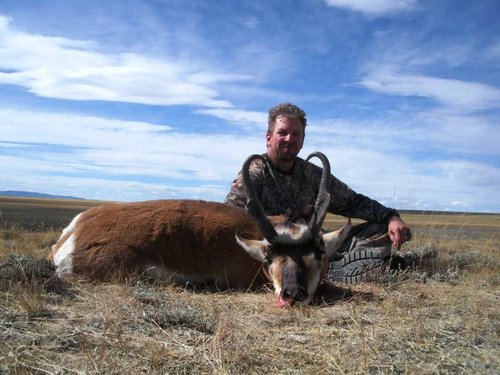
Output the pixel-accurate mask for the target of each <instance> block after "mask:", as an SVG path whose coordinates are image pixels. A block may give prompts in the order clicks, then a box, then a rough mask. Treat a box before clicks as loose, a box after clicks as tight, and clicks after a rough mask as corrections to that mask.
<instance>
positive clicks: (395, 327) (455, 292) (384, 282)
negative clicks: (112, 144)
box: [0, 197, 500, 374]
mask: <svg viewBox="0 0 500 375" xmlns="http://www.w3.org/2000/svg"><path fill="white" fill-rule="evenodd" d="M99 203H100V202H93V201H84V200H82V201H79V200H78V201H76V200H75V201H69V200H50V199H30V198H12V197H0V263H1V264H2V266H1V268H0V309H1V312H0V373H6V374H46V373H48V374H124V373H147V374H165V373H171V374H183V373H186V374H241V373H249V374H311V373H317V374H332V373H335V374H437V373H438V374H448V373H449V374H498V373H500V341H499V337H498V336H499V329H500V324H499V322H500V319H499V317H500V312H499V311H500V309H499V308H498V306H499V299H500V289H499V282H500V274H499V264H500V256H499V248H500V246H499V245H500V215H494V214H491V215H490V214H462V213H439V212H433V213H428V212H427V213H426V212H424V213H416V212H411V213H410V212H404V213H403V218H404V219H405V221H406V222H407V223H408V224H410V226H411V227H412V230H413V240H412V241H411V242H409V243H407V244H405V245H404V247H403V249H402V251H403V252H406V253H407V254H408V255H409V258H411V259H412V262H413V267H412V268H411V269H408V270H405V271H399V272H396V273H387V272H386V273H381V274H378V275H373V277H372V279H371V280H369V281H367V282H363V283H360V284H357V285H345V284H335V285H333V284H331V283H325V285H323V287H322V288H321V291H322V293H321V294H319V295H318V296H317V297H316V299H315V302H314V304H313V305H311V306H307V307H301V308H286V309H282V308H278V307H277V305H276V304H275V302H274V297H273V295H272V293H271V291H270V290H264V291H261V292H245V291H221V292H217V293H214V292H207V291H204V290H193V289H192V288H191V289H190V288H182V287H178V286H172V285H168V284H161V283H150V282H147V281H145V280H141V279H137V278H130V279H127V278H125V279H122V280H116V281H113V282H108V283H95V282H91V281H89V280H84V279H75V280H71V281H62V280H59V279H57V278H55V277H54V276H53V275H52V271H53V270H52V268H51V264H50V263H49V262H45V261H44V258H45V257H46V256H47V255H48V253H49V249H50V246H51V245H52V244H53V243H54V242H55V240H56V239H57V238H58V236H59V235H60V232H61V230H62V228H63V227H64V226H65V225H66V224H68V223H69V221H70V220H71V218H72V217H73V216H74V215H75V214H76V213H78V212H81V211H82V210H84V209H86V208H89V207H91V206H94V205H97V204H99ZM343 223H345V219H344V218H340V217H336V216H328V217H327V220H326V222H325V227H327V228H332V229H333V228H337V227H338V226H340V225H342V224H343ZM30 262H31V263H30Z"/></svg>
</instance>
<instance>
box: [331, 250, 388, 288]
mask: <svg viewBox="0 0 500 375" xmlns="http://www.w3.org/2000/svg"><path fill="white" fill-rule="evenodd" d="M390 257H391V251H390V249H387V248H383V249H376V248H375V249H363V250H356V251H350V252H348V253H345V255H344V257H343V258H342V259H339V260H334V261H330V267H329V270H328V278H329V279H330V280H333V281H337V282H342V283H345V284H356V283H359V282H360V281H363V280H365V279H366V278H367V277H369V276H372V275H374V274H376V273H378V272H380V271H381V270H382V268H383V267H384V266H385V265H386V264H387V261H388V260H389V259H390Z"/></svg>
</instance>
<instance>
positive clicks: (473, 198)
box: [0, 0, 500, 213]
mask: <svg viewBox="0 0 500 375" xmlns="http://www.w3.org/2000/svg"><path fill="white" fill-rule="evenodd" d="M499 19H500V2H499V1H498V0H479V1H469V0H442V1H430V0H304V1H301V0H265V1H264V0H261V1H259V0H252V1H248V0H241V1H233V0H213V1H212V0H190V1H185V0H107V1H101V0H72V1H67V0H18V1H11V0H0V176H1V177H0V191H3V190H21V191H36V192H40V193H47V194H55V195H69V196H77V197H82V198H86V199H98V200H113V201H141V200H149V199H205V200H213V201H223V200H224V198H225V196H226V194H227V192H228V191H229V187H230V184H231V182H232V180H233V179H234V178H235V177H236V175H237V173H238V171H239V170H240V168H241V165H242V164H243V161H244V160H245V159H246V157H247V156H249V155H250V154H254V153H264V152H265V151H266V145H265V132H266V129H267V112H268V110H269V109H270V108H271V107H273V106H275V105H277V104H279V103H282V102H292V103H294V104H296V105H298V106H300V107H301V108H302V109H304V110H305V111H306V113H307V119H308V126H307V128H306V137H305V145H304V148H303V149H302V151H301V153H300V156H301V157H304V158H305V157H306V156H307V155H308V154H309V153H310V152H312V151H316V150H318V151H322V152H323V153H325V154H326V155H327V156H328V158H329V160H330V163H331V165H332V173H333V174H334V175H335V176H336V177H338V178H339V179H341V180H342V181H344V182H345V183H346V184H348V185H349V186H350V187H351V188H352V189H354V190H355V191H357V192H359V193H362V194H364V195H367V196H369V197H371V198H373V199H376V200H378V201H379V202H381V203H383V204H384V205H386V206H390V207H394V208H397V209H403V210H406V209H415V210H448V211H464V212H495V213H500V157H499V156H500V22H498V20H499Z"/></svg>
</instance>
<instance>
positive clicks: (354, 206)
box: [329, 176, 399, 224]
mask: <svg viewBox="0 0 500 375" xmlns="http://www.w3.org/2000/svg"><path fill="white" fill-rule="evenodd" d="M330 193H331V195H332V200H331V202H330V209H329V211H330V212H331V213H333V214H337V215H342V216H346V217H351V218H358V219H363V220H366V221H368V222H372V223H383V224H387V223H388V222H389V219H390V218H391V217H393V216H399V213H398V211H397V210H395V209H393V208H389V207H385V206H384V205H382V204H381V203H379V202H377V201H376V200H374V199H371V198H368V197H367V196H365V195H363V194H359V193H356V192H355V191H354V190H352V189H351V188H350V187H349V186H347V185H346V184H345V183H343V182H342V181H340V180H339V179H337V178H336V177H334V176H332V184H331V188H330Z"/></svg>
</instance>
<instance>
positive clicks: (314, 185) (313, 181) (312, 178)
mask: <svg viewBox="0 0 500 375" xmlns="http://www.w3.org/2000/svg"><path fill="white" fill-rule="evenodd" d="M263 156H264V157H265V158H266V160H267V161H266V162H265V163H264V162H262V161H261V160H257V161H254V162H253V163H252V165H251V167H250V176H251V178H252V180H253V181H254V185H255V189H256V191H257V195H258V197H259V199H260V201H261V203H262V206H263V207H264V211H265V212H266V214H267V215H270V216H271V215H286V216H288V217H290V218H294V219H303V220H306V221H309V219H310V217H311V215H312V211H313V207H314V203H315V202H316V196H317V194H318V190H319V182H320V179H321V172H322V169H321V168H319V167H318V166H316V165H314V164H312V163H310V162H307V161H305V160H304V159H301V158H297V159H296V162H295V165H294V167H293V170H292V171H291V172H290V173H284V172H283V171H281V170H280V169H278V168H277V167H275V166H273V165H272V164H271V163H270V161H269V159H268V158H267V155H265V154H264V155H263ZM330 194H331V196H332V199H331V202H330V207H329V212H331V213H333V214H337V215H342V216H346V217H351V218H359V219H363V220H366V221H368V222H374V223H387V221H388V219H389V218H390V217H391V216H394V215H398V216H399V214H398V212H397V211H396V210H394V209H391V208H387V207H385V206H383V205H382V204H380V203H379V202H377V201H375V200H373V199H370V198H368V197H366V196H364V195H362V194H358V193H356V192H355V191H353V190H352V189H350V188H349V187H348V186H347V185H346V184H345V183H343V182H342V181H340V180H339V179H337V178H336V177H334V176H332V180H331V186H330ZM246 202H247V196H246V192H245V187H244V185H243V180H242V176H241V171H240V172H239V173H238V177H237V178H236V180H234V181H233V183H232V184H231V190H230V191H229V194H228V195H227V197H226V199H225V201H224V203H226V204H230V205H233V206H239V207H245V205H246Z"/></svg>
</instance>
